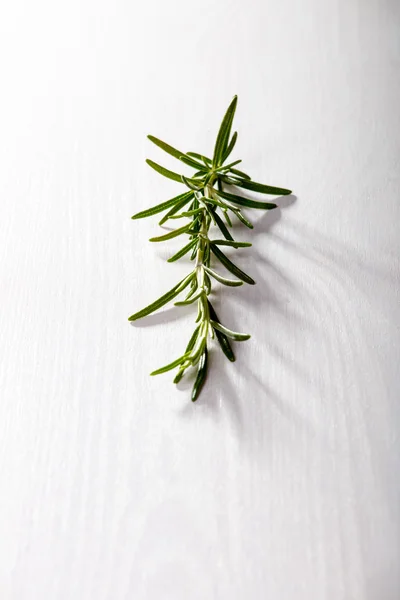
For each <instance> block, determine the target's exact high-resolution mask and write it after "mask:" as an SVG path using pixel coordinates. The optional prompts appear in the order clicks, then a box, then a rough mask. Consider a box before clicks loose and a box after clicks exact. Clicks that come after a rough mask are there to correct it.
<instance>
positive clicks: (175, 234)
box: [149, 223, 190, 242]
mask: <svg viewBox="0 0 400 600" xmlns="http://www.w3.org/2000/svg"><path fill="white" fill-rule="evenodd" d="M189 229H190V223H188V224H187V225H184V226H183V227H179V229H174V230H173V231H169V232H168V233H166V234H165V235H160V236H158V237H153V238H150V239H149V242H165V241H166V240H172V238H174V237H178V235H182V234H183V233H187V232H188V231H189Z"/></svg>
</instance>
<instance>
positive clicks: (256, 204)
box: [216, 190, 277, 210]
mask: <svg viewBox="0 0 400 600" xmlns="http://www.w3.org/2000/svg"><path fill="white" fill-rule="evenodd" d="M216 193H217V194H218V196H220V197H221V198H225V199H226V200H229V201H230V202H234V203H235V204H239V205H240V206H246V207H247V208H261V209H263V210H271V209H273V208H276V206H277V205H276V204H273V203H272V202H260V201H258V200H249V199H248V198H243V196H237V195H236V194H229V193H228V192H220V191H219V190H217V192H216Z"/></svg>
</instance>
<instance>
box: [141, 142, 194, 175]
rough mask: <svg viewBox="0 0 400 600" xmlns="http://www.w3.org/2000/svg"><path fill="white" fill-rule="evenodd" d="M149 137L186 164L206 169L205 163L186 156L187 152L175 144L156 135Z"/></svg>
mask: <svg viewBox="0 0 400 600" xmlns="http://www.w3.org/2000/svg"><path fill="white" fill-rule="evenodd" d="M147 137H148V138H149V140H150V141H151V142H153V144H155V145H156V146H159V147H160V148H161V149H162V150H164V151H165V152H167V153H168V154H171V156H174V157H175V158H177V159H178V160H181V161H182V162H184V163H185V164H187V165H189V166H191V167H195V168H196V169H201V170H202V171H204V170H205V167H204V165H203V164H201V163H198V162H196V161H194V160H191V158H190V157H188V156H186V154H185V153H184V152H181V151H180V150H177V149H176V148H174V147H173V146H170V145H169V144H167V143H166V142H163V141H162V140H160V139H158V138H156V137H155V136H154V135H148V136H147Z"/></svg>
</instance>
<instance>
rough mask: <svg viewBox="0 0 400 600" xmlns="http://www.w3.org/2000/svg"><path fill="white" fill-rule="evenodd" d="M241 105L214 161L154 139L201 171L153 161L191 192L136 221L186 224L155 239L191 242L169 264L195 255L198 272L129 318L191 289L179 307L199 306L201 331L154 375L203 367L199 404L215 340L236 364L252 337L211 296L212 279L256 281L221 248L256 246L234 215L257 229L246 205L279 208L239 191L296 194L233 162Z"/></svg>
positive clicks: (228, 121) (223, 129) (226, 123)
mask: <svg viewBox="0 0 400 600" xmlns="http://www.w3.org/2000/svg"><path fill="white" fill-rule="evenodd" d="M236 104H237V96H235V97H234V98H233V100H232V102H231V104H230V105H229V107H228V110H227V111H226V113H225V116H224V118H223V120H222V123H221V126H220V129H219V132H218V135H217V139H216V142H215V147H214V154H213V157H212V158H208V157H207V156H205V155H203V154H198V153H196V152H181V151H179V150H177V149H176V148H173V147H172V146H170V145H169V144H166V143H165V142H162V141H161V140H159V139H158V138H156V137H154V136H152V135H149V136H148V138H149V140H151V141H152V142H153V143H154V144H156V146H159V147H160V148H161V149H162V150H164V151H165V152H167V153H168V154H170V155H172V156H173V157H175V158H176V159H178V160H179V161H181V162H182V163H184V164H185V165H188V166H189V167H192V168H193V169H195V173H194V174H193V175H192V177H190V178H189V177H185V176H184V175H179V174H178V173H174V172H173V171H170V170H168V169H166V168H164V167H162V166H160V165H159V164H157V163H155V162H153V161H152V160H149V159H148V160H147V163H148V164H149V165H150V166H151V167H152V168H153V169H154V170H155V171H157V172H158V173H160V174H161V175H164V176H165V177H168V178H169V179H172V180H174V181H177V182H179V183H182V184H183V185H185V186H186V188H188V189H187V191H185V192H184V193H183V194H180V195H178V196H175V197H174V198H171V200H167V201H166V202H162V203H161V204H158V205H157V206H153V207H152V208H149V209H147V210H144V211H142V212H139V213H137V214H135V215H133V217H132V219H140V218H143V217H150V216H152V215H156V214H158V213H161V212H164V211H167V212H165V214H164V216H163V217H162V219H161V221H160V225H163V224H164V223H166V222H167V221H168V220H173V219H185V220H186V222H185V224H184V225H183V226H182V227H178V228H177V229H174V230H173V231H169V232H168V233H166V234H165V235H161V236H158V237H153V238H151V239H150V241H151V242H163V241H166V240H170V239H172V238H174V237H177V236H184V237H185V238H186V239H185V244H184V246H183V248H182V249H181V250H179V251H178V252H177V253H176V254H174V255H173V256H171V258H169V259H168V262H174V261H176V260H178V259H180V258H182V257H183V256H185V255H186V254H188V253H190V260H192V261H194V263H195V264H194V268H193V269H192V270H191V271H190V273H189V274H188V275H187V276H186V277H185V278H184V279H182V280H181V281H179V283H177V284H176V285H175V286H174V287H173V288H172V289H171V290H169V291H168V292H167V293H166V294H164V295H163V296H161V298H159V299H158V300H156V301H155V302H153V303H152V304H150V305H149V306H147V307H146V308H143V309H142V310H140V311H139V312H137V313H135V314H133V315H132V316H131V317H129V320H130V321H135V320H137V319H140V318H142V317H145V316H147V315H149V314H150V313H152V312H154V311H155V310H157V309H159V308H161V307H162V306H164V305H165V304H167V302H170V301H171V300H173V299H174V298H176V297H177V296H178V295H179V294H181V293H182V292H183V291H184V290H186V291H187V293H186V296H185V297H184V299H183V300H180V301H176V302H175V305H177V306H184V305H187V304H193V303H195V302H197V318H196V327H195V330H194V332H193V334H192V336H191V338H190V340H189V342H188V344H187V346H186V349H185V351H184V353H183V354H182V355H181V356H180V357H178V358H177V359H176V360H174V361H172V362H171V363H169V364H168V365H166V366H164V367H162V368H160V369H157V370H156V371H153V373H151V374H152V375H158V374H159V373H165V372H166V371H170V370H172V369H175V368H177V369H178V371H177V374H176V376H175V379H174V382H175V383H178V382H179V381H180V380H181V378H182V377H183V375H184V373H185V371H186V370H187V369H188V368H189V367H194V366H197V376H196V380H195V382H194V386H193V391H192V400H193V401H195V400H196V399H197V398H198V395H199V393H200V390H201V388H202V385H203V383H204V380H205V377H206V373H207V367H208V350H207V345H208V341H209V338H210V337H211V338H215V339H216V340H217V342H218V343H219V345H220V347H221V349H222V351H223V352H224V354H225V355H226V357H227V358H228V359H229V360H230V361H234V360H235V355H234V353H233V350H232V347H231V341H230V340H234V341H239V342H240V341H244V340H247V339H249V337H250V335H248V334H244V333H237V332H235V331H232V330H230V329H228V328H227V327H225V326H224V325H223V324H222V323H221V321H220V320H219V318H218V316H217V314H216V312H215V310H214V308H213V306H212V304H211V302H210V298H209V296H210V292H211V287H212V280H215V281H217V282H219V283H221V284H223V285H227V286H240V285H243V283H247V284H250V285H253V284H254V283H255V281H254V279H253V278H252V277H250V275H247V274H246V273H244V271H242V270H241V269H240V268H239V267H238V266H237V265H235V264H234V263H233V262H232V261H231V259H230V258H228V256H226V254H225V253H224V252H223V251H222V250H221V247H232V248H242V247H248V246H251V244H250V243H248V242H237V241H235V240H234V239H233V237H232V234H231V232H230V230H229V228H230V227H232V220H231V216H233V217H234V218H236V219H238V220H239V221H241V223H243V225H245V226H246V227H248V228H249V229H252V228H253V225H252V224H251V223H250V221H248V219H247V218H246V217H245V215H244V214H243V213H242V208H243V207H244V208H257V209H262V210H271V209H273V208H276V206H277V205H276V204H274V203H270V202H261V201H258V200H252V199H249V198H246V197H244V196H242V195H238V193H237V189H236V188H241V189H243V190H250V191H253V192H260V193H262V194H272V195H286V194H290V193H291V191H290V190H287V189H284V188H278V187H272V186H269V185H264V184H261V183H257V182H255V181H253V180H252V179H251V178H250V176H249V175H247V173H244V172H243V171H241V170H239V169H237V168H236V167H237V165H238V164H239V163H240V162H241V160H235V161H232V162H227V159H228V158H229V156H230V155H231V153H232V151H233V149H234V147H235V144H236V140H237V132H235V133H233V135H232V136H231V129H232V122H233V118H234V115H235V110H236ZM226 186H229V189H230V190H232V188H233V191H226V189H225V187H226ZM212 225H213V226H215V228H216V229H218V230H219V232H220V234H222V237H221V236H220V237H221V239H219V238H217V239H210V237H209V232H210V228H211V226H212ZM212 258H215V259H217V261H219V262H220V263H221V264H222V265H223V267H225V269H226V270H228V271H229V272H230V273H231V274H232V275H234V276H235V279H232V278H229V277H227V276H225V275H224V274H222V273H220V272H219V271H217V270H215V268H214V267H212V266H211V259H212Z"/></svg>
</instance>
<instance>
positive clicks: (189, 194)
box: [158, 192, 194, 225]
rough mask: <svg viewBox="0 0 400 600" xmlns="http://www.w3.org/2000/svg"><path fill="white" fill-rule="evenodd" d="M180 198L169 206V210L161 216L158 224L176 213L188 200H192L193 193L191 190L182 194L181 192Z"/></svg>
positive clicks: (161, 223)
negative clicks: (173, 204)
mask: <svg viewBox="0 0 400 600" xmlns="http://www.w3.org/2000/svg"><path fill="white" fill-rule="evenodd" d="M181 198H182V200H180V201H179V202H178V203H177V204H175V206H173V207H172V208H171V210H170V211H168V212H167V213H166V214H165V215H164V216H163V218H162V219H161V221H159V223H158V224H159V225H163V224H164V223H165V222H166V221H168V219H170V218H171V217H172V216H173V215H174V214H175V213H177V212H178V210H180V209H181V208H183V207H184V206H186V204H187V203H188V202H190V200H192V198H194V194H193V192H185V193H184V194H181Z"/></svg>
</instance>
